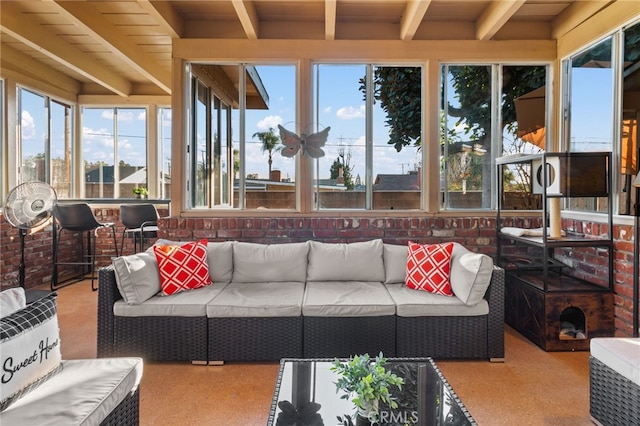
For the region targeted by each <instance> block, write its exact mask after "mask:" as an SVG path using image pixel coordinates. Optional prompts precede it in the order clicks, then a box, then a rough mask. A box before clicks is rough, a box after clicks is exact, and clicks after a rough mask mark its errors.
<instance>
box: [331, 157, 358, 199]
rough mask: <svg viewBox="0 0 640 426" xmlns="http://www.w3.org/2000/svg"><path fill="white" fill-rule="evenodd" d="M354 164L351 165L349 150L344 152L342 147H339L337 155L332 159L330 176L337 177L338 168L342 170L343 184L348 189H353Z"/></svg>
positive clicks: (338, 173)
mask: <svg viewBox="0 0 640 426" xmlns="http://www.w3.org/2000/svg"><path fill="white" fill-rule="evenodd" d="M353 168H354V166H353V165H351V151H348V152H346V153H345V151H344V148H343V147H340V149H339V150H338V157H337V158H336V159H335V160H333V164H331V168H330V169H329V173H330V178H331V179H337V178H338V177H339V176H340V170H342V177H343V178H344V186H345V187H346V188H347V190H348V191H353V189H354V188H355V184H354V182H353V175H352V174H351V173H352V172H353Z"/></svg>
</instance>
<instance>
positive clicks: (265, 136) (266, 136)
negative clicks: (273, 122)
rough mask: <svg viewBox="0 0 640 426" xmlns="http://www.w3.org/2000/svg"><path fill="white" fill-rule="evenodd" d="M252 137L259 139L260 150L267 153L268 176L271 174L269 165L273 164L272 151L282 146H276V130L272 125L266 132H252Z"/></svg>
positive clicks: (277, 140)
mask: <svg viewBox="0 0 640 426" xmlns="http://www.w3.org/2000/svg"><path fill="white" fill-rule="evenodd" d="M253 137H254V138H258V139H260V142H262V152H265V151H266V152H268V153H269V176H271V165H272V164H273V152H274V151H279V150H280V149H281V148H282V147H281V146H278V142H280V137H279V136H278V135H276V132H275V131H274V130H273V128H272V127H270V128H269V130H268V131H266V132H256V133H254V134H253Z"/></svg>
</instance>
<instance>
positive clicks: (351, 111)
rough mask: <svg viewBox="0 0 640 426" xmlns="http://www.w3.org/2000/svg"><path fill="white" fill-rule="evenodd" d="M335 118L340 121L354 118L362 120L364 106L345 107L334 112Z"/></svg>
mask: <svg viewBox="0 0 640 426" xmlns="http://www.w3.org/2000/svg"><path fill="white" fill-rule="evenodd" d="M336 117H338V118H339V119H340V120H353V119H354V118H364V104H363V105H360V106H359V107H358V108H356V107H352V106H347V107H342V108H340V109H339V110H338V111H336Z"/></svg>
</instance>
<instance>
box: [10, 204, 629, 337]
mask: <svg viewBox="0 0 640 426" xmlns="http://www.w3.org/2000/svg"><path fill="white" fill-rule="evenodd" d="M119 213H120V212H119V209H118V208H106V209H96V210H95V214H96V217H97V218H98V220H99V221H102V222H107V221H111V222H116V223H117V226H116V230H117V238H118V243H119V242H120V235H121V232H122V225H121V224H120V223H119V219H118V218H119ZM161 215H162V213H161ZM159 226H160V233H159V236H160V237H162V238H166V239H170V240H182V241H185V240H195V239H200V238H207V239H209V240H210V241H223V240H237V241H249V242H256V243H283V242H295V241H307V240H310V239H313V240H317V241H325V242H352V241H364V240H369V239H372V238H382V239H383V240H384V241H385V242H388V243H395V244H406V243H407V241H409V240H412V241H416V242H420V243H434V242H441V241H457V242H459V243H461V244H463V245H465V246H466V247H467V248H469V249H470V250H474V251H478V252H482V253H486V254H488V255H490V256H495V254H496V238H495V218H490V217H489V218H487V217H471V218H426V217H394V218H368V217H358V216H357V215H352V216H351V217H332V216H330V215H327V216H326V217H314V218H308V217H307V218H305V217H300V218H278V217H273V218H193V219H185V218H177V217H171V218H165V219H161V220H160V222H159ZM504 226H517V227H523V228H531V227H539V226H540V221H539V219H537V218H526V217H518V218H507V219H506V220H505V223H504ZM564 228H565V229H573V230H576V231H579V232H584V233H585V234H588V235H600V234H602V233H607V229H606V225H601V224H594V223H592V222H587V221H577V220H571V221H567V220H565V221H564ZM613 235H614V257H615V260H614V262H615V263H614V275H613V277H614V291H615V316H616V318H615V322H616V330H617V332H616V333H617V334H618V335H621V336H623V335H631V334H632V309H633V308H632V306H633V305H632V282H633V226H630V225H616V226H615V227H614V232H613ZM0 236H1V239H2V242H1V246H0V250H1V251H0V282H1V287H2V288H3V289H4V288H9V287H14V286H16V285H18V265H19V263H20V245H19V234H18V231H17V230H16V229H14V228H12V227H11V226H10V225H9V224H7V223H6V222H5V221H4V219H3V218H2V217H1V216H0ZM51 246H52V239H51V231H50V229H49V230H45V231H41V232H39V233H36V234H34V235H29V236H27V237H26V242H25V247H26V249H25V258H26V261H25V263H26V271H27V273H26V277H27V278H26V285H27V287H33V286H36V285H40V284H48V283H49V282H50V279H51V269H52V257H51ZM78 247H79V241H78V236H77V235H76V236H75V237H74V236H73V235H66V236H64V237H63V239H62V240H61V256H67V257H72V256H73V255H74V253H73V251H74V250H78ZM112 247H113V243H112V240H111V237H110V234H109V233H108V232H107V231H106V230H101V231H100V234H99V239H98V254H106V255H107V257H106V258H105V259H103V260H102V261H101V263H102V264H105V263H107V262H109V256H111V255H112V253H113V249H112ZM132 249H133V247H132V240H131V239H128V240H127V244H126V245H125V252H126V253H131V252H132ZM563 255H564V256H566V257H567V258H571V259H572V262H575V263H576V269H577V271H578V273H579V274H580V275H581V276H582V277H584V278H587V279H589V280H592V281H595V282H600V283H605V282H606V280H607V278H608V271H607V266H608V263H607V261H606V253H604V252H602V251H601V250H594V249H586V250H583V251H580V250H571V252H565V253H563ZM61 272H63V273H64V271H61Z"/></svg>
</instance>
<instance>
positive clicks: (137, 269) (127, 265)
mask: <svg viewBox="0 0 640 426" xmlns="http://www.w3.org/2000/svg"><path fill="white" fill-rule="evenodd" d="M113 268H114V269H115V272H116V284H117V285H118V290H120V294H121V295H122V298H123V299H124V301H125V302H126V303H127V304H128V305H139V304H141V303H142V302H144V301H145V300H149V299H150V298H152V297H153V296H155V295H156V294H158V293H159V292H160V274H159V272H158V261H157V260H156V256H155V255H154V254H153V253H149V252H143V253H136V254H132V255H129V256H121V257H116V258H115V259H113Z"/></svg>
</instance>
